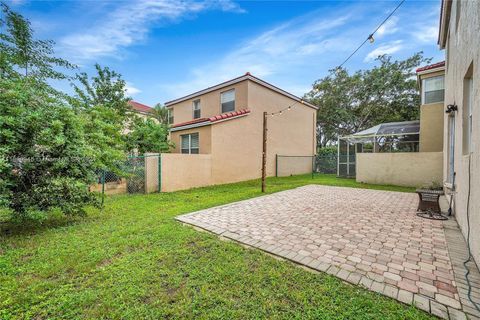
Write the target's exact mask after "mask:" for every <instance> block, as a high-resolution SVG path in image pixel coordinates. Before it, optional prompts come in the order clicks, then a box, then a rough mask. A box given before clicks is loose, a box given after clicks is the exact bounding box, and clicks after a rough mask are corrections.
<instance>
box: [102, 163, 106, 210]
mask: <svg viewBox="0 0 480 320" xmlns="http://www.w3.org/2000/svg"><path fill="white" fill-rule="evenodd" d="M104 202H105V169H103V170H102V209H103V203H104Z"/></svg>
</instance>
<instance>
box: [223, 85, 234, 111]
mask: <svg viewBox="0 0 480 320" xmlns="http://www.w3.org/2000/svg"><path fill="white" fill-rule="evenodd" d="M232 91H233V110H228V111H223V102H222V96H223V95H224V94H226V93H229V92H232ZM236 100H237V93H236V91H235V88H233V89H229V90H226V91H223V92H220V113H226V112H232V111H235V103H236ZM228 102H230V101H228Z"/></svg>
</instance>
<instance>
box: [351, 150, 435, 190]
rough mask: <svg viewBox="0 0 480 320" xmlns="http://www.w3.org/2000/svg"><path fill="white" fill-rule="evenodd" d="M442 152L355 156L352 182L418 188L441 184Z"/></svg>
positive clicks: (359, 154)
mask: <svg viewBox="0 0 480 320" xmlns="http://www.w3.org/2000/svg"><path fill="white" fill-rule="evenodd" d="M442 161H443V152H405V153H403V152H402V153H357V159H356V162H357V163H356V165H357V175H356V180H357V181H358V182H363V183H374V184H391V185H397V186H408V187H422V186H428V185H431V184H432V183H433V182H435V183H437V184H441V181H442V167H443V162H442Z"/></svg>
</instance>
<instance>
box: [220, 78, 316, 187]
mask: <svg viewBox="0 0 480 320" xmlns="http://www.w3.org/2000/svg"><path fill="white" fill-rule="evenodd" d="M247 83H248V108H249V109H250V110H251V112H250V114H249V115H248V116H245V117H242V118H239V119H235V120H231V121H225V122H222V123H218V124H215V125H212V172H213V179H214V181H215V183H228V182H236V181H243V180H248V179H255V178H259V177H261V168H262V142H263V141H262V137H263V135H262V128H263V127H262V123H263V112H264V111H266V112H268V113H272V112H276V111H279V110H282V109H285V108H286V107H288V106H289V105H293V104H294V103H295V102H296V101H295V100H293V99H291V98H289V97H286V96H283V95H281V94H279V93H277V92H275V91H272V90H270V89H267V88H265V87H263V86H260V85H258V84H256V83H254V82H252V81H248V82H247ZM315 115H316V110H315V109H313V108H310V107H307V106H305V105H303V104H301V103H300V102H298V103H296V104H295V105H294V106H293V107H292V109H291V110H290V111H285V112H283V114H282V115H277V116H274V117H271V116H270V117H268V120H267V124H268V139H267V175H268V176H273V175H275V155H276V154H281V155H304V156H305V155H306V156H309V155H313V154H314V152H315V143H316V142H315V123H316V122H315V121H316V117H315Z"/></svg>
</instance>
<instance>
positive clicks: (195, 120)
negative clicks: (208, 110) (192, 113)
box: [171, 109, 250, 128]
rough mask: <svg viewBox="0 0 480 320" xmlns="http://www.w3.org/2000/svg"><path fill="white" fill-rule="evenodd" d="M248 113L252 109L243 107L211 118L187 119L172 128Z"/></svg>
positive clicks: (212, 121)
mask: <svg viewBox="0 0 480 320" xmlns="http://www.w3.org/2000/svg"><path fill="white" fill-rule="evenodd" d="M248 113H250V110H248V109H241V110H238V111H232V112H227V113H222V114H219V115H216V116H213V117H210V118H198V119H194V120H190V121H186V122H181V123H177V124H174V125H172V126H171V128H179V127H183V126H188V125H192V124H197V123H203V122H206V123H208V124H211V123H214V122H218V121H221V120H226V119H231V118H235V117H239V116H242V115H246V114H248Z"/></svg>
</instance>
